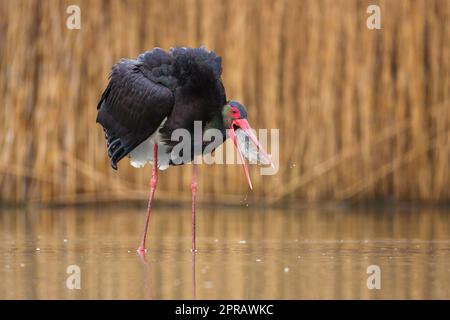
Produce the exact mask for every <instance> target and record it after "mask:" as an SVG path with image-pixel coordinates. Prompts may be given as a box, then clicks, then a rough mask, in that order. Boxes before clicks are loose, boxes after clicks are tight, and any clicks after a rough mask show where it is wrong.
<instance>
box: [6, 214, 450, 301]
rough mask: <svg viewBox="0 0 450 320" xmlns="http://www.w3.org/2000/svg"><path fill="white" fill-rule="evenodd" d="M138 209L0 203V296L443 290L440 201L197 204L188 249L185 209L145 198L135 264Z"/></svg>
mask: <svg viewBox="0 0 450 320" xmlns="http://www.w3.org/2000/svg"><path fill="white" fill-rule="evenodd" d="M141 209H142V208H138V209H121V208H116V209H114V210H110V209H108V210H105V209H103V208H98V209H92V208H91V209H53V210H28V211H26V210H19V209H17V210H12V209H2V210H1V213H0V298H2V299H5V298H7V299H36V298H37V299H81V298H83V299H195V298H198V299H314V298H318V299H334V298H336V299H381V298H387V299H390V298H395V299H397V298H406V299H412V298H416V299H422V298H431V299H443V298H446V299H449V298H450V292H449V288H450V285H449V283H450V281H449V280H450V276H449V275H450V259H449V252H450V251H449V250H450V236H449V231H450V223H449V211H448V210H447V211H445V210H444V209H439V210H438V209H420V210H419V209H414V210H408V209H395V210H393V209H390V210H386V209H372V210H367V209H353V208H352V209H344V208H339V209H330V208H326V209H316V208H315V209H297V210H286V211H282V210H261V209H254V210H252V209H250V208H247V207H244V208H243V209H240V208H226V209H223V208H220V209H218V208H215V209H211V208H201V207H200V210H199V213H198V249H199V251H198V252H197V254H196V255H195V257H193V256H192V254H191V252H190V243H191V242H190V239H191V233H190V212H189V210H186V209H184V208H181V209H173V208H170V209H168V208H163V207H157V209H156V210H155V214H154V216H153V217H152V219H153V220H152V223H151V225H150V233H149V236H150V237H149V243H148V245H149V246H148V248H149V252H148V253H147V256H146V262H144V261H142V260H141V259H140V258H139V256H138V255H137V254H136V248H137V245H138V243H139V236H140V231H141V230H140V227H141V225H140V223H141V221H142V217H143V216H142V214H143V212H144V211H145V210H141ZM37 248H39V250H37ZM373 264H375V265H378V266H380V268H381V272H382V282H381V290H368V289H367V286H366V281H367V277H368V276H369V275H368V274H367V273H366V270H367V267H368V266H369V265H373ZM69 265H78V266H80V268H81V289H80V290H69V289H67V288H66V279H67V277H68V276H69V275H68V274H67V273H66V268H67V267H68V266H69Z"/></svg>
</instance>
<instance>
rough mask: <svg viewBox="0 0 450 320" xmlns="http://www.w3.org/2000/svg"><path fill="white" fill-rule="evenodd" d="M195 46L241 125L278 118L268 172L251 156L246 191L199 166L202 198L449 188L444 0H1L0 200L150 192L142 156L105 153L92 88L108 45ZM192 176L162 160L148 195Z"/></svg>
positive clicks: (98, 89)
mask: <svg viewBox="0 0 450 320" xmlns="http://www.w3.org/2000/svg"><path fill="white" fill-rule="evenodd" d="M71 4H76V5H78V6H79V7H80V8H81V29H80V30H69V29H68V28H67V27H66V19H67V17H68V16H69V15H68V14H67V13H66V8H67V7H68V6H69V5H71ZM369 4H377V5H379V6H380V8H381V26H382V29H381V30H369V29H368V28H367V27H366V20H367V18H368V17H369V14H368V13H367V12H366V9H367V7H368V5H369ZM200 45H205V46H207V47H208V48H209V49H210V50H214V51H216V52H217V53H218V54H219V55H221V56H222V57H223V67H224V73H223V80H224V84H225V87H226V90H227V95H228V98H232V99H236V100H240V101H242V102H243V103H244V104H245V105H246V106H247V108H248V110H249V113H250V122H251V123H252V125H253V126H254V127H255V128H269V129H270V128H279V129H280V161H279V163H280V170H279V173H278V174H276V175H274V176H260V175H259V170H258V168H257V167H256V166H252V167H253V168H252V173H251V175H252V177H253V180H254V183H253V184H254V186H255V188H254V191H252V192H248V186H247V183H246V181H245V177H244V176H243V175H242V168H240V166H238V165H228V166H223V165H216V166H207V165H204V166H202V167H201V169H200V184H199V186H200V192H199V199H200V200H203V201H205V200H206V199H207V200H208V201H212V202H214V203H239V202H242V200H243V198H244V197H245V201H247V202H256V201H258V202H260V203H265V204H283V203H291V202H297V201H312V202H314V201H322V200H327V201H343V200H352V201H372V200H373V201H380V200H383V201H393V200H400V201H413V202H426V203H437V202H439V203H448V202H449V199H450V188H449V178H450V167H449V166H450V111H449V105H450V1H444V0H441V1H439V0H430V1H425V0H422V1H409V0H403V1H401V0H400V1H357V0H346V1H331V0H330V1H325V0H324V1H316V0H314V1H313V0H311V1H297V0H279V1H269V0H245V1H241V0H224V1H213V0H167V1H134V0H130V1H119V0H112V1H87V0H86V1H82V0H77V1H59V0H48V1H37V0H36V1H33V0H26V1H9V0H1V1H0V105H1V108H0V124H1V125H0V149H1V152H0V202H3V203H23V202H36V203H46V204H54V203H62V204H73V203H92V202H102V201H110V200H114V199H115V200H144V199H146V198H147V192H148V182H149V179H150V166H147V167H145V169H141V170H136V169H133V168H131V167H130V166H129V164H128V161H127V160H124V161H122V162H121V163H120V166H119V171H117V172H116V171H113V170H112V169H111V168H110V165H109V161H108V157H107V155H106V149H105V148H106V143H105V140H104V137H103V132H102V129H101V127H100V126H99V125H97V124H96V123H95V118H96V113H97V111H96V105H97V102H98V100H99V98H100V95H101V93H102V91H103V89H104V88H105V86H106V84H107V79H108V75H109V72H110V68H111V66H112V65H113V64H114V63H116V62H117V61H118V60H119V59H120V58H124V57H127V58H135V57H137V56H138V55H139V54H140V53H141V52H143V51H146V50H150V49H152V48H153V47H156V46H158V47H162V48H164V49H169V48H170V47H173V46H193V47H196V46H200ZM190 176H191V170H187V168H183V167H174V168H171V169H170V170H168V171H166V172H163V173H162V178H161V179H160V184H159V188H158V192H157V197H156V198H157V200H162V201H175V199H177V200H179V201H189V200H190V189H189V183H190Z"/></svg>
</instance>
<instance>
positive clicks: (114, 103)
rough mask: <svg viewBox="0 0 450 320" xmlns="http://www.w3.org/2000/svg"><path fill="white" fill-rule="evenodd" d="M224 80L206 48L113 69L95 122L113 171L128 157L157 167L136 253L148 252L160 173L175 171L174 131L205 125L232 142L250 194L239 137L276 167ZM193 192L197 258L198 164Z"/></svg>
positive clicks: (156, 52) (153, 55)
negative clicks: (230, 96) (172, 168)
mask: <svg viewBox="0 0 450 320" xmlns="http://www.w3.org/2000/svg"><path fill="white" fill-rule="evenodd" d="M221 74H222V60H221V58H220V57H219V56H217V55H216V53H214V52H213V51H211V52H210V51H208V50H207V49H205V48H204V47H202V48H180V47H178V48H172V49H170V50H169V51H168V52H167V51H164V50H163V49H160V48H155V49H153V50H151V51H147V52H145V53H143V54H141V55H139V57H138V58H137V59H136V60H133V59H122V60H120V61H119V62H118V63H117V64H115V65H114V66H113V67H112V72H111V75H110V79H109V83H108V86H107V87H106V89H105V91H104V92H103V94H102V96H101V98H100V101H99V103H98V106H97V110H98V114H97V122H98V123H100V124H101V125H102V126H103V130H104V132H105V138H106V140H107V150H108V156H109V158H110V161H111V166H112V168H113V169H115V170H117V163H118V162H119V161H120V160H121V159H123V158H124V157H125V156H127V155H128V156H129V157H130V159H131V164H132V165H133V166H135V167H142V166H143V165H145V163H147V162H150V163H152V164H153V170H152V178H151V182H150V195H149V200H148V207H147V214H146V220H145V225H144V233H143V236H142V240H141V243H140V246H139V248H138V252H139V253H140V254H143V253H145V252H146V247H145V241H146V237H147V228H148V224H149V220H150V214H151V209H152V201H153V198H154V194H155V190H156V186H157V182H158V169H159V170H164V169H166V168H167V167H168V166H170V165H175V162H174V161H173V159H172V157H171V150H172V149H173V147H174V144H176V143H177V141H172V139H171V135H172V133H173V132H174V131H175V130H176V129H180V128H182V129H186V130H188V131H189V132H190V133H192V132H193V130H194V121H201V124H202V128H203V129H208V128H215V129H218V130H220V132H221V133H222V137H223V141H224V140H225V139H226V138H227V137H230V138H232V139H233V142H234V144H235V146H236V148H237V149H238V151H239V155H240V158H241V160H242V163H243V166H244V171H245V175H246V177H247V181H248V183H249V186H250V188H252V184H251V180H250V176H249V173H248V168H247V165H246V163H245V161H244V158H243V156H244V155H245V153H244V155H243V151H242V150H241V149H242V147H241V146H240V142H239V141H238V140H239V139H238V137H237V135H239V134H238V133H239V132H240V133H241V135H242V134H245V135H246V136H247V137H248V138H249V139H247V142H248V141H250V140H251V141H252V142H253V143H254V146H255V147H256V148H257V150H259V152H260V153H261V154H262V155H263V157H264V159H265V161H266V163H270V164H271V163H272V162H271V160H270V156H269V155H268V154H267V153H266V152H265V151H264V149H263V148H262V147H261V146H260V144H259V142H258V140H257V139H256V137H255V135H254V134H253V132H252V131H251V127H250V125H249V123H248V122H247V110H246V109H245V107H244V106H243V105H242V104H241V103H239V102H237V101H227V99H226V95H225V89H224V86H223V84H222V80H221ZM223 141H222V142H223ZM203 146H204V144H203ZM202 150H203V148H201V150H200V151H202ZM195 156H197V154H195V152H192V155H191V159H189V160H190V161H192V160H193V159H194V157H195ZM245 156H246V157H248V156H247V155H245ZM159 159H161V161H159ZM191 191H192V251H193V252H195V251H196V241H195V198H196V193H197V166H196V165H195V163H193V174H192V182H191Z"/></svg>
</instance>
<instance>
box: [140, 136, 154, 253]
mask: <svg viewBox="0 0 450 320" xmlns="http://www.w3.org/2000/svg"><path fill="white" fill-rule="evenodd" d="M153 152H154V154H153V171H152V179H151V180H150V195H149V197H148V205H147V216H146V218H145V225H144V234H143V235H142V241H141V245H140V246H139V249H138V250H137V251H138V252H139V253H145V252H146V251H147V249H146V248H145V240H146V239H147V229H148V223H149V221H150V214H151V212H152V202H153V197H154V195H155V191H156V186H157V185H158V145H157V144H155V147H154V148H153Z"/></svg>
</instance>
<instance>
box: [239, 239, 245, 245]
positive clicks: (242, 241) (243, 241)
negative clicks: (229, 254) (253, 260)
mask: <svg viewBox="0 0 450 320" xmlns="http://www.w3.org/2000/svg"><path fill="white" fill-rule="evenodd" d="M239 243H240V244H246V243H247V241H245V240H240V241H239Z"/></svg>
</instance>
